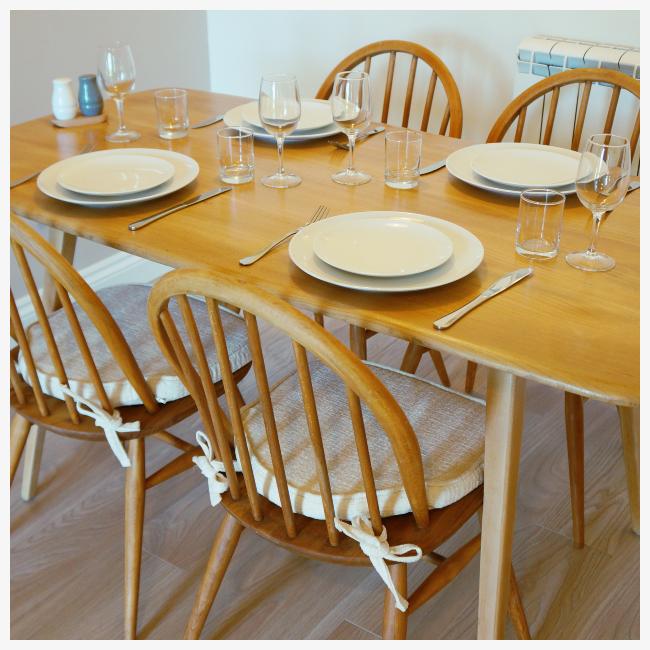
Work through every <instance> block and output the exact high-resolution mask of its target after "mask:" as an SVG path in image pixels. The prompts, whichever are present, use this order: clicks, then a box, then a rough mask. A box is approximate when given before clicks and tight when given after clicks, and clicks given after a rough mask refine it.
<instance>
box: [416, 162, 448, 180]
mask: <svg viewBox="0 0 650 650" xmlns="http://www.w3.org/2000/svg"><path fill="white" fill-rule="evenodd" d="M446 164H447V159H446V158H443V159H442V160H438V161H437V162H434V163H432V164H431V165H427V166H426V167H420V176H424V175H425V174H430V173H431V172H437V171H438V170H439V169H442V168H443V167H444V166H445V165H446Z"/></svg>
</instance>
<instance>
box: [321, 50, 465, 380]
mask: <svg viewBox="0 0 650 650" xmlns="http://www.w3.org/2000/svg"><path fill="white" fill-rule="evenodd" d="M398 54H399V55H400V59H402V58H406V59H407V60H408V61H410V62H409V68H408V81H407V84H406V89H405V91H404V99H403V104H402V110H401V126H402V127H404V128H406V127H408V126H410V125H411V112H412V109H413V106H414V102H413V94H414V91H415V89H416V87H417V86H416V75H417V70H418V65H419V64H420V62H421V63H422V66H421V69H423V70H424V73H425V82H426V83H428V85H427V94H426V99H425V100H424V105H423V108H422V116H421V119H420V122H419V125H418V126H417V128H419V129H420V131H428V130H429V125H430V122H431V119H432V117H431V112H432V106H433V102H434V95H435V91H436V87H437V85H438V80H440V83H441V85H442V89H443V91H444V93H445V96H446V102H445V104H444V110H443V112H442V118H441V121H440V127H439V129H438V133H439V134H440V135H445V134H446V135H449V136H450V137H452V138H460V137H461V133H462V130H463V107H462V103H461V99H460V92H459V91H458V86H457V85H456V81H455V80H454V78H453V76H452V74H451V72H450V71H449V68H447V66H446V65H445V64H444V62H443V61H442V59H441V58H440V57H438V56H437V55H436V54H434V53H433V52H432V51H431V50H429V49H427V48H426V47H424V46H422V45H418V44H417V43H411V42H410V41H397V40H390V41H378V42H376V43H370V44H369V45H365V46H364V47H361V48H359V49H358V50H355V51H354V52H352V54H349V55H348V56H346V57H345V58H344V59H343V60H342V61H341V62H340V63H339V64H338V65H336V66H335V67H334V69H333V70H332V71H331V72H330V73H329V74H328V75H327V77H326V79H325V81H324V82H323V83H322V85H321V87H320V88H319V90H318V92H317V93H316V98H317V99H329V96H330V95H331V93H332V87H333V84H334V79H335V78H336V75H337V73H339V72H344V71H347V70H353V69H355V68H356V67H358V66H361V65H362V64H363V69H364V70H365V71H366V72H368V73H369V74H371V75H372V71H371V66H372V62H373V59H377V58H379V57H382V55H388V65H387V69H386V79H385V82H384V96H383V102H382V109H381V120H380V121H381V122H384V123H387V122H388V119H389V113H390V108H391V106H392V105H393V104H395V103H397V95H396V94H394V93H393V85H394V79H395V69H396V62H397V57H398ZM401 55H404V56H401ZM371 78H372V77H371ZM416 103H417V102H416ZM374 334H375V332H372V331H370V330H366V331H365V336H366V339H368V338H370V337H371V336H374ZM415 350H416V348H415V347H414V346H409V348H408V353H407V355H406V356H405V357H404V361H403V362H402V368H403V369H405V370H408V369H409V368H410V367H411V366H412V365H413V363H414V361H413V359H412V356H413V354H414V353H415ZM359 352H360V354H361V356H362V358H364V359H365V358H366V352H367V348H366V343H365V342H363V343H362V345H361V346H360V348H359ZM428 353H429V355H430V357H431V360H432V362H433V365H434V367H435V369H436V372H437V373H438V376H439V377H440V381H441V382H442V383H443V384H444V385H445V386H449V376H448V374H447V368H446V366H445V362H444V360H443V358H442V355H441V354H440V352H438V351H437V350H428ZM420 358H421V355H420V356H419V357H418V359H417V361H418V363H419V361H420Z"/></svg>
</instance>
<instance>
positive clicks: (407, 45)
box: [316, 40, 463, 138]
mask: <svg viewBox="0 0 650 650" xmlns="http://www.w3.org/2000/svg"><path fill="white" fill-rule="evenodd" d="M383 54H388V67H387V70H386V81H385V83H384V98H383V103H382V110H381V121H382V122H387V120H388V114H389V111H390V106H391V99H392V98H393V85H394V84H393V82H394V78H395V64H396V60H397V55H398V54H405V55H410V64H409V71H408V80H407V83H406V91H405V95H404V104H403V109H402V122H401V125H402V127H404V128H407V127H408V126H409V122H410V119H411V108H412V105H413V92H414V89H415V77H416V73H417V68H418V64H419V63H420V61H422V63H423V64H424V65H425V66H427V68H428V69H430V74H429V79H428V81H429V85H428V88H427V94H426V98H425V100H424V108H423V111H422V119H421V122H420V127H419V128H420V130H421V131H427V130H428V129H429V122H430V118H431V107H432V105H433V99H434V93H435V90H436V85H437V82H438V79H440V82H441V84H442V87H443V90H444V92H445V94H446V97H447V102H446V105H445V110H444V112H443V117H442V120H441V122H440V128H439V130H438V133H439V134H440V135H445V134H446V133H447V129H449V133H448V135H449V136H451V137H453V138H460V136H461V133H462V130H463V108H462V104H461V100H460V92H459V91H458V86H457V85H456V82H455V81H454V78H453V76H452V74H451V72H450V71H449V68H447V66H446V65H445V64H444V62H443V61H442V59H440V57H438V56H437V55H436V54H434V53H433V52H432V51H431V50H429V49H427V48H426V47H423V46H422V45H418V44H417V43H411V42H409V41H397V40H390V41H378V42H376V43H370V44H369V45H366V46H364V47H362V48H360V49H358V50H356V51H355V52H352V54H350V55H348V56H347V57H345V58H344V59H343V60H342V61H341V62H340V63H339V64H338V65H337V66H336V67H335V68H334V69H333V70H332V71H331V72H330V73H329V75H328V76H327V78H326V79H325V81H324V82H323V84H322V85H321V87H320V88H319V90H318V92H317V93H316V98H317V99H329V97H330V95H331V93H332V87H333V85H334V79H335V78H336V75H337V73H339V72H344V71H348V70H354V69H355V68H356V67H358V66H360V65H361V64H363V69H364V71H365V72H367V73H368V74H370V69H371V64H372V59H373V58H374V57H378V56H381V55H383Z"/></svg>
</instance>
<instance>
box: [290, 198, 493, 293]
mask: <svg viewBox="0 0 650 650" xmlns="http://www.w3.org/2000/svg"><path fill="white" fill-rule="evenodd" d="M289 256H290V257H291V260H292V261H293V262H294V264H296V266H298V267H299V268H300V269H302V270H303V271H304V272H305V273H307V274H309V275H311V276H313V277H315V278H318V279H319V280H323V281H324V282H329V283H330V284H335V285H338V286H341V287H346V288H349V289H359V290H362V291H382V292H402V291H418V290H420V289H430V288H432V287H438V286H441V285H443V284H449V283H450V282H454V281H455V280H458V279H460V278H462V277H465V276H466V275H468V274H469V273H471V272H472V271H474V269H476V268H477V267H478V265H479V264H480V263H481V261H482V259H483V246H482V244H481V242H480V241H479V240H478V239H477V238H476V237H475V236H474V235H473V234H472V233H471V232H469V231H468V230H465V229H464V228H461V227H460V226H457V225H456V224H453V223H450V222H449V221H444V220H443V219H438V218H437V217H430V216H428V215H424V214H414V213H411V212H392V211H389V212H352V213H349V214H342V215H339V216H337V217H332V218H330V219H325V220H323V221H318V222H316V223H314V224H312V225H310V226H307V227H306V228H303V229H302V230H300V231H299V232H298V233H297V234H296V235H295V236H294V237H293V239H292V240H291V243H290V244H289Z"/></svg>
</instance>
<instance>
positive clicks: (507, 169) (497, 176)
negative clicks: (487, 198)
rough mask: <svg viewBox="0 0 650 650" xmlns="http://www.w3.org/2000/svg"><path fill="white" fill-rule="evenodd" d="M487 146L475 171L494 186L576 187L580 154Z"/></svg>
mask: <svg viewBox="0 0 650 650" xmlns="http://www.w3.org/2000/svg"><path fill="white" fill-rule="evenodd" d="M494 144H497V143H493V144H487V145H485V146H484V147H482V148H481V151H480V152H479V154H478V155H477V156H476V157H475V158H474V159H473V160H472V171H474V172H476V173H477V174H479V175H480V176H483V178H487V179H488V180H489V181H492V182H493V183H498V184H500V185H508V186H510V187H518V188H520V189H526V188H529V187H530V188H536V187H537V188H539V187H550V188H555V187H562V186H564V185H570V184H571V183H575V180H576V176H577V174H578V164H579V163H580V154H579V153H578V152H577V151H572V150H571V149H562V148H560V147H551V146H548V145H543V144H526V143H517V142H512V143H508V144H509V145H510V146H507V147H495V146H494Z"/></svg>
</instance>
